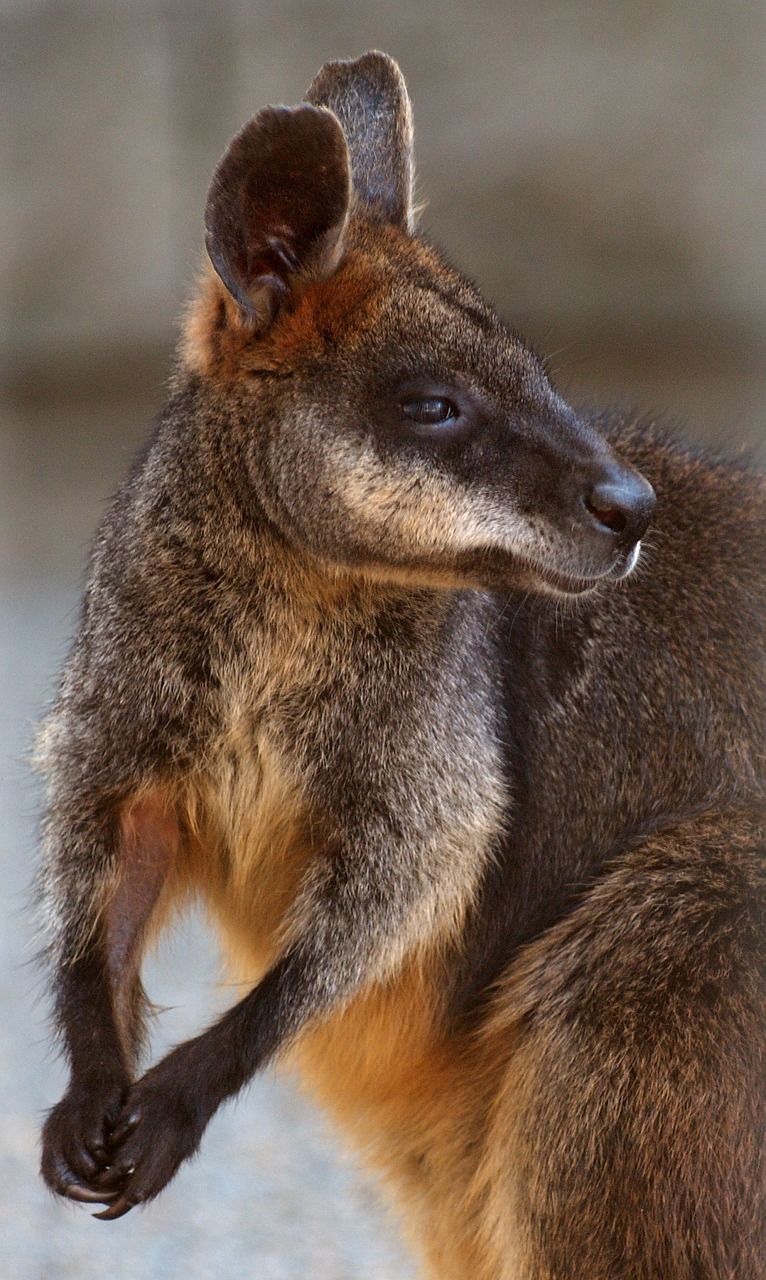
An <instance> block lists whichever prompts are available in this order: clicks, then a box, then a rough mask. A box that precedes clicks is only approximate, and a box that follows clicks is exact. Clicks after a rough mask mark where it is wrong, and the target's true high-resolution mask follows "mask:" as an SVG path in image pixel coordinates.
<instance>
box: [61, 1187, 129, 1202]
mask: <svg viewBox="0 0 766 1280" xmlns="http://www.w3.org/2000/svg"><path fill="white" fill-rule="evenodd" d="M61 1194H62V1195H63V1196H66V1197H67V1199H68V1200H77V1201H79V1203H80V1204H111V1202H112V1200H114V1199H116V1197H117V1196H118V1195H119V1192H118V1191H91V1190H90V1188H89V1187H81V1186H79V1184H78V1183H76V1182H70V1183H67V1185H66V1186H65V1187H64V1188H63V1190H62V1192H61Z"/></svg>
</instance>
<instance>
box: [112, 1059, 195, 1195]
mask: <svg viewBox="0 0 766 1280" xmlns="http://www.w3.org/2000/svg"><path fill="white" fill-rule="evenodd" d="M204 1128H205V1120H203V1119H202V1116H201V1113H200V1112H199V1111H198V1109H197V1108H195V1107H194V1106H193V1105H190V1104H189V1103H188V1100H187V1099H186V1098H185V1096H184V1094H183V1093H182V1091H181V1090H179V1088H178V1087H177V1085H176V1084H175V1082H173V1083H172V1084H169V1083H165V1084H163V1082H162V1077H161V1076H160V1075H159V1074H158V1073H155V1072H152V1071H150V1072H148V1073H147V1075H145V1076H144V1077H143V1079H142V1080H139V1081H138V1082H137V1083H136V1084H134V1085H133V1086H132V1088H131V1089H130V1090H129V1092H128V1095H127V1098H126V1099H125V1102H124V1106H123V1108H122V1110H121V1112H120V1115H119V1117H118V1119H117V1123H116V1125H115V1127H114V1130H113V1132H112V1135H111V1154H110V1156H109V1161H108V1167H107V1168H105V1169H103V1171H101V1172H100V1173H99V1174H98V1175H97V1177H96V1180H95V1186H96V1188H97V1190H98V1191H99V1193H100V1195H101V1198H102V1200H103V1202H104V1203H105V1204H108V1208H107V1209H105V1210H104V1211H103V1213H97V1214H95V1217H97V1218H101V1219H104V1220H106V1221H110V1220H112V1219H114V1218H121V1217H122V1216H123V1214H125V1213H128V1212H129V1211H130V1210H131V1209H133V1208H134V1207H135V1206H136V1205H138V1204H144V1203H145V1202H146V1201H147V1200H152V1199H153V1198H154V1197H155V1196H156V1195H158V1194H159V1192H160V1191H162V1189H163V1187H165V1186H166V1185H167V1184H168V1182H170V1180H171V1178H172V1177H173V1176H174V1174H175V1173H176V1171H177V1169H178V1167H179V1165H181V1164H182V1163H183V1161H184V1160H187V1159H188V1158H189V1156H191V1155H193V1154H194V1152H195V1151H196V1150H197V1147H198V1146H199V1143H200V1139H201V1138H202V1134H203V1132H204Z"/></svg>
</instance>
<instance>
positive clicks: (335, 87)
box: [306, 50, 415, 232]
mask: <svg viewBox="0 0 766 1280" xmlns="http://www.w3.org/2000/svg"><path fill="white" fill-rule="evenodd" d="M306 100H307V101H308V102H313V103H314V104H315V105H317V106H323V107H329V108H330V110H331V111H332V112H333V113H334V114H335V115H336V116H337V117H338V119H339V120H340V122H341V124H342V126H343V132H344V133H345V135H346V141H347V143H348V149H349V151H350V153H351V173H352V179H353V183H354V192H355V195H356V198H357V200H358V201H359V203H360V204H362V205H366V206H368V208H369V210H370V211H371V212H374V213H376V214H377V215H378V216H382V217H383V218H384V219H385V220H386V221H387V222H393V223H394V224H395V225H396V226H399V227H402V228H404V230H405V231H410V232H411V231H413V230H414V221H415V219H414V213H413V205H412V183H413V152H412V108H411V106H410V99H409V96H408V94H407V87H406V85H405V83H404V77H403V75H402V73H401V71H400V70H399V68H398V66H397V65H396V63H395V62H394V60H393V58H389V56H388V54H386V53H378V52H377V50H372V51H371V52H370V53H365V54H363V56H362V57H361V58H357V59H356V61H355V62H327V63H325V65H324V66H323V67H322V70H321V71H320V72H319V73H318V75H317V76H316V77H315V79H314V80H313V82H312V84H311V88H310V89H309V91H308V93H307V94H306Z"/></svg>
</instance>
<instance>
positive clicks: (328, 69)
mask: <svg viewBox="0 0 766 1280" xmlns="http://www.w3.org/2000/svg"><path fill="white" fill-rule="evenodd" d="M360 82H366V83H367V84H368V85H370V86H374V87H376V88H377V89H378V90H381V89H384V90H387V91H388V93H389V94H392V96H395V97H406V94H407V89H406V86H405V82H404V76H403V75H402V72H401V69H400V67H399V64H398V63H397V62H396V61H395V60H394V59H393V58H392V57H391V55H390V54H388V53H383V51H382V50H381V49H368V50H367V52H366V53H363V54H361V55H360V57H358V58H349V59H339V60H338V61H337V62H325V64H324V66H322V67H320V69H319V71H318V72H317V74H316V75H315V76H314V79H313V80H312V82H311V85H310V86H309V89H308V92H307V93H306V99H307V100H308V101H309V102H314V103H315V102H317V100H319V101H321V100H322V98H323V97H324V96H325V94H326V93H327V91H328V89H330V88H332V89H333V90H334V91H335V92H337V91H338V89H339V88H341V87H345V86H348V85H351V84H359V83H360Z"/></svg>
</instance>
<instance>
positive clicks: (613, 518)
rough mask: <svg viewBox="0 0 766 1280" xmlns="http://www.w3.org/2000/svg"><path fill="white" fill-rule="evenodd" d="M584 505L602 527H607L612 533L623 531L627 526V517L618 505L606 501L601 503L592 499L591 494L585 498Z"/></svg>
mask: <svg viewBox="0 0 766 1280" xmlns="http://www.w3.org/2000/svg"><path fill="white" fill-rule="evenodd" d="M585 506H586V509H587V510H588V511H589V512H590V514H591V515H592V516H593V517H594V518H595V519H596V520H598V522H599V524H602V525H603V526H604V528H606V529H609V530H610V531H611V532H612V533H624V532H625V530H626V528H627V526H628V518H627V516H626V515H625V512H624V511H621V510H620V508H619V507H615V506H610V505H609V504H608V503H606V502H604V503H603V504H602V503H600V502H598V501H597V500H594V498H593V496H591V497H589V498H586V499H585Z"/></svg>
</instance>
